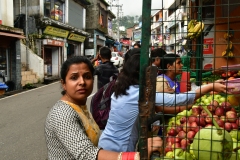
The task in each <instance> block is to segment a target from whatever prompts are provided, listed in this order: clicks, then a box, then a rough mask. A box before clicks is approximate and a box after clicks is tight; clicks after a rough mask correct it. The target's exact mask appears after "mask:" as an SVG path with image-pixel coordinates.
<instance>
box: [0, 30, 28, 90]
mask: <svg viewBox="0 0 240 160" xmlns="http://www.w3.org/2000/svg"><path fill="white" fill-rule="evenodd" d="M15 30H16V29H15ZM19 30H20V29H19ZM18 33H19V32H18ZM21 33H23V31H21ZM24 38H25V37H24V36H23V35H20V34H16V33H14V32H4V31H2V30H1V28H0V83H6V84H7V86H8V90H9V91H12V90H15V89H21V49H20V43H21V42H20V40H21V39H24Z"/></svg>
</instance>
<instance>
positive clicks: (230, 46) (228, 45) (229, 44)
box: [226, 41, 232, 50]
mask: <svg viewBox="0 0 240 160" xmlns="http://www.w3.org/2000/svg"><path fill="white" fill-rule="evenodd" d="M231 49H232V41H229V42H228V44H227V47H226V50H231Z"/></svg>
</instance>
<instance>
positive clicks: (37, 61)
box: [21, 43, 44, 81]
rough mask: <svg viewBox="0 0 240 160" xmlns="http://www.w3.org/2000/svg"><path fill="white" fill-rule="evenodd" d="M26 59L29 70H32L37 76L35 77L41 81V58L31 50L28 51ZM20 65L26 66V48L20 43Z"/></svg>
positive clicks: (42, 72) (42, 71) (42, 74)
mask: <svg viewBox="0 0 240 160" xmlns="http://www.w3.org/2000/svg"><path fill="white" fill-rule="evenodd" d="M28 55H29V56H28V58H29V68H31V69H32V70H33V72H35V73H36V74H37V76H38V77H39V78H40V80H41V81H42V80H43V78H44V68H43V66H44V62H43V59H42V58H41V57H39V56H38V55H36V54H35V53H33V52H32V50H28ZM21 63H24V64H26V46H25V45H24V44H22V43H21Z"/></svg>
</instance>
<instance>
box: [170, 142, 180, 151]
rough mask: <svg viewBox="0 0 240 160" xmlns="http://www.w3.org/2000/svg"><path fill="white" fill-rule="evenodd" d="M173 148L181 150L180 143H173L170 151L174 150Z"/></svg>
mask: <svg viewBox="0 0 240 160" xmlns="http://www.w3.org/2000/svg"><path fill="white" fill-rule="evenodd" d="M175 148H181V144H180V143H174V144H173V145H172V149H173V150H174V149H175Z"/></svg>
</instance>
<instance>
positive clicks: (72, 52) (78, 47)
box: [67, 33, 86, 58]
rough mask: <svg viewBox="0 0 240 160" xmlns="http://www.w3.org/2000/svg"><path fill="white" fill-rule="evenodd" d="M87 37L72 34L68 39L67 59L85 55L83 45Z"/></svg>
mask: <svg viewBox="0 0 240 160" xmlns="http://www.w3.org/2000/svg"><path fill="white" fill-rule="evenodd" d="M85 39H86V37H85V36H82V35H79V34H75V33H70V34H69V36H68V39H67V58H69V57H71V56H81V55H83V51H82V50H83V44H84V41H85Z"/></svg>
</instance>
